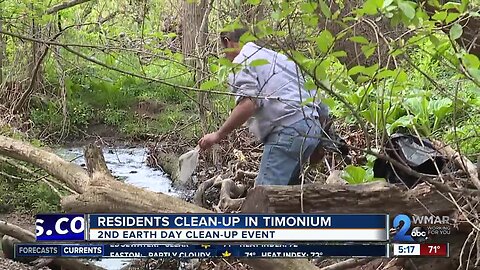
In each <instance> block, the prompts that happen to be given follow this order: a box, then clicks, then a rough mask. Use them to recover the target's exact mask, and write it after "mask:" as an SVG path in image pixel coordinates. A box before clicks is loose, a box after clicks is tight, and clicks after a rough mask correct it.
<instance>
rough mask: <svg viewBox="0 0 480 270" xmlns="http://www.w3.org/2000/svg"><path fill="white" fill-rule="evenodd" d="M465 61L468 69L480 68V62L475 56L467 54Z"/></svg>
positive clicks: (464, 57)
mask: <svg viewBox="0 0 480 270" xmlns="http://www.w3.org/2000/svg"><path fill="white" fill-rule="evenodd" d="M462 58H463V61H464V63H465V67H466V68H472V69H475V68H476V69H478V68H479V67H480V60H478V57H477V56H476V55H474V54H470V53H468V54H465V55H464V56H463V57H462Z"/></svg>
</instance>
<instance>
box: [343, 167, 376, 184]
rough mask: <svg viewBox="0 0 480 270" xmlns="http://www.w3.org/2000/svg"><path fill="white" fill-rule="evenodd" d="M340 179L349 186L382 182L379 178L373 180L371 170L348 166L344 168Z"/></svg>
mask: <svg viewBox="0 0 480 270" xmlns="http://www.w3.org/2000/svg"><path fill="white" fill-rule="evenodd" d="M342 178H343V179H345V181H347V182H348V183H349V184H362V183H366V182H372V181H380V180H383V179H381V178H375V177H374V176H373V170H372V169H371V168H368V167H367V168H366V169H365V168H363V167H358V166H354V165H348V166H347V167H345V169H344V171H343V174H342Z"/></svg>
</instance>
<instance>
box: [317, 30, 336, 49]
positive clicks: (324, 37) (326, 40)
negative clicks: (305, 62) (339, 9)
mask: <svg viewBox="0 0 480 270" xmlns="http://www.w3.org/2000/svg"><path fill="white" fill-rule="evenodd" d="M315 41H316V43H317V46H318V48H319V49H320V51H322V52H323V53H326V52H328V50H329V49H330V47H331V46H332V44H333V36H332V34H331V33H330V31H328V30H323V31H322V32H321V33H320V35H319V36H318V38H316V39H315Z"/></svg>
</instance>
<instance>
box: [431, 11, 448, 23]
mask: <svg viewBox="0 0 480 270" xmlns="http://www.w3.org/2000/svg"><path fill="white" fill-rule="evenodd" d="M447 14H448V13H447V12H446V11H437V12H435V14H433V16H432V19H434V20H437V21H443V20H445V18H447Z"/></svg>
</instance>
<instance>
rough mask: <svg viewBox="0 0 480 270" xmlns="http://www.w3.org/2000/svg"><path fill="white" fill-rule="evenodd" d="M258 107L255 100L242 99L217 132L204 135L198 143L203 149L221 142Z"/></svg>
mask: <svg viewBox="0 0 480 270" xmlns="http://www.w3.org/2000/svg"><path fill="white" fill-rule="evenodd" d="M256 109H257V105H256V103H255V102H254V101H253V100H251V99H250V98H244V99H242V100H241V101H240V102H239V103H238V104H237V106H235V108H234V109H233V111H232V113H231V114H230V115H229V116H228V118H227V120H226V121H225V123H223V125H222V127H221V128H220V129H219V130H218V131H216V132H213V133H210V134H207V135H205V136H203V138H201V139H200V141H199V142H198V145H199V146H200V148H201V149H202V150H206V149H208V148H210V147H211V146H212V145H214V144H217V143H219V142H220V141H221V140H223V139H225V137H227V135H228V134H229V133H230V132H232V131H233V130H235V129H236V128H238V127H240V126H241V125H243V123H245V122H246V121H247V120H248V119H249V118H250V117H252V116H253V115H254V114H255V111H256Z"/></svg>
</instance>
